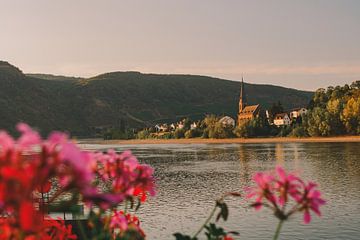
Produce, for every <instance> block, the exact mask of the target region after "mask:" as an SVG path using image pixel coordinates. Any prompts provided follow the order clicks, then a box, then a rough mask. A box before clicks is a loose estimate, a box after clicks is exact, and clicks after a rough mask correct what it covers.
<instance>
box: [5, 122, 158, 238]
mask: <svg viewBox="0 0 360 240" xmlns="http://www.w3.org/2000/svg"><path fill="white" fill-rule="evenodd" d="M17 129H18V131H19V132H20V137H19V138H18V139H14V138H12V137H11V136H10V135H9V134H8V133H7V132H5V131H0V215H1V216H2V218H1V222H0V234H1V235H0V236H1V239H53V238H56V239H75V238H76V236H75V235H73V234H72V233H71V226H65V224H64V222H63V221H58V220H51V219H49V217H48V216H47V208H46V207H45V206H44V202H41V201H42V200H41V199H37V198H36V197H35V196H36V192H40V193H44V192H49V191H50V189H51V182H52V181H56V182H57V184H58V185H59V188H58V189H54V190H52V191H53V193H52V195H53V196H52V197H51V198H50V202H47V203H46V204H51V202H52V201H54V200H56V198H57V197H59V196H60V195H61V194H62V193H64V192H67V191H72V192H73V196H72V199H71V200H69V201H72V200H73V199H79V197H80V196H81V197H82V199H83V200H84V201H85V202H86V203H88V204H91V205H98V206H100V207H102V208H108V207H110V206H111V207H112V206H116V205H117V204H120V203H121V202H123V201H124V200H128V199H131V198H141V199H142V200H143V201H144V200H145V199H146V194H148V193H150V194H151V195H154V194H155V191H154V188H155V187H154V179H153V177H152V174H153V170H152V168H150V167H149V166H147V165H141V164H139V163H138V161H137V159H136V158H135V157H134V156H133V155H132V154H131V153H130V152H125V153H123V154H117V153H115V152H114V151H110V152H109V153H108V154H102V153H91V152H86V151H83V150H81V149H80V148H79V147H77V146H76V144H74V143H73V142H72V141H70V140H69V139H68V136H67V135H66V134H64V133H60V132H54V133H52V134H51V135H50V136H49V137H48V138H47V139H42V138H41V136H40V134H39V133H38V132H36V131H34V130H33V129H31V128H30V127H29V126H28V125H26V124H24V123H20V124H18V125H17ZM98 166H101V167H98ZM98 174H99V175H100V179H101V180H109V181H113V188H112V189H111V190H110V191H109V192H106V193H105V192H101V191H100V190H99V189H98V187H97V186H96V184H94V183H95V182H96V179H97V177H96V176H97V175H98ZM77 195H79V196H77ZM44 219H46V220H44ZM4 234H5V235H4ZM6 234H10V235H6ZM3 235H4V236H5V237H2V236H3Z"/></svg>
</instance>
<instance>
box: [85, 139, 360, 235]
mask: <svg viewBox="0 0 360 240" xmlns="http://www.w3.org/2000/svg"><path fill="white" fill-rule="evenodd" d="M81 146H82V147H83V148H85V149H96V150H105V149H107V148H114V149H116V150H117V151H123V150H126V149H130V150H132V152H133V153H134V154H135V155H136V156H137V157H138V159H139V161H141V162H142V163H147V164H149V165H151V166H152V167H153V168H155V176H156V179H157V189H158V194H157V196H156V197H154V198H150V199H149V201H148V202H146V203H145V204H144V205H143V206H142V207H141V208H140V210H139V211H138V213H137V215H138V216H139V217H140V219H141V220H142V228H143V229H144V231H145V232H146V234H147V238H148V239H151V240H152V239H156V240H165V239H174V238H173V237H172V233H175V232H183V233H187V234H190V235H191V234H193V233H194V232H196V230H197V229H198V227H200V225H201V224H202V223H203V221H204V220H205V219H206V217H207V216H208V214H209V213H210V211H211V209H212V207H213V205H214V201H215V199H216V198H218V197H219V196H220V195H221V194H223V193H225V192H229V191H237V192H243V189H244V188H245V187H247V186H251V185H252V175H253V174H254V173H255V172H257V171H267V170H273V169H274V168H275V166H276V165H282V166H283V167H284V168H285V169H287V170H290V171H295V172H297V173H299V174H300V175H301V176H302V177H303V178H304V179H305V180H312V181H314V182H316V183H318V184H319V188H320V190H321V191H322V192H323V197H324V198H325V199H326V201H327V205H325V206H324V207H323V208H322V217H321V218H319V217H317V216H315V215H314V217H313V220H312V222H311V223H310V224H308V225H306V224H303V223H302V215H301V214H298V215H297V216H294V217H293V218H291V219H290V220H289V221H287V222H286V223H285V224H284V226H283V230H282V232H281V235H280V239H356V240H358V239H360V143H259V144H143V145H95V144H82V145H81ZM227 203H228V204H229V208H230V216H229V219H228V221H227V222H222V221H220V224H219V225H220V226H222V227H224V228H225V229H228V230H235V231H238V232H240V236H239V237H236V239H237V238H238V239H271V238H272V235H273V233H274V231H275V228H276V225H277V220H276V219H275V217H274V216H273V215H272V213H271V212H270V211H269V210H266V209H264V210H261V211H255V210H253V209H249V208H248V207H247V206H248V202H246V201H245V200H244V199H242V198H238V199H228V200H227Z"/></svg>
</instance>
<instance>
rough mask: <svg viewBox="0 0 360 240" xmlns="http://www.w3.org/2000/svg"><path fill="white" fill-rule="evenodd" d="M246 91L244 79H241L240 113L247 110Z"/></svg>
mask: <svg viewBox="0 0 360 240" xmlns="http://www.w3.org/2000/svg"><path fill="white" fill-rule="evenodd" d="M245 105H246V100H245V89H244V77H241V88H240V100H239V113H241V112H242V110H243V109H244V108H245Z"/></svg>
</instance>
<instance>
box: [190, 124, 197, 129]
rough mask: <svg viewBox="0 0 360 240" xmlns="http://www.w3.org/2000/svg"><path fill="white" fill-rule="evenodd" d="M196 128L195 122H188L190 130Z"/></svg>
mask: <svg viewBox="0 0 360 240" xmlns="http://www.w3.org/2000/svg"><path fill="white" fill-rule="evenodd" d="M196 128H197V124H196V122H193V123H192V124H190V129H191V130H193V129H196Z"/></svg>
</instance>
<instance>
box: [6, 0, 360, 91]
mask: <svg viewBox="0 0 360 240" xmlns="http://www.w3.org/2000/svg"><path fill="white" fill-rule="evenodd" d="M0 59H2V60H6V61H9V62H10V63H12V64H14V65H16V66H18V67H19V68H21V69H22V70H23V71H24V72H26V73H28V72H33V73H34V72H39V73H52V74H62V75H75V76H83V77H90V76H94V75H97V74H100V73H104V72H109V71H127V70H137V71H141V72H153V73H189V74H202V75H210V76H216V77H221V78H226V79H232V80H239V79H241V74H242V73H244V76H245V81H247V82H252V83H269V84H274V85H283V86H287V87H294V88H300V89H309V90H314V89H316V88H318V87H326V86H328V85H337V84H344V83H350V82H352V81H353V80H356V79H360V1H359V0H353V1H351V0H338V1H331V0H322V1H320V0H308V1H306V0H301V1H300V0H298V1H291V0H286V1H285V0H284V1H280V0H279V1H275V0H274V1H271V0H263V1H254V0H249V1H241V0H233V1H231V0H218V1H211V0H203V1H201V0H189V1H186V0H181V1H180V0H143V1H136V0H129V1H121V0H112V1H110V0H108V1H107V0H81V1H80V0H61V1H60V0H59V1H49V0H31V1H30V0H22V1H21V0H0Z"/></svg>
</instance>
